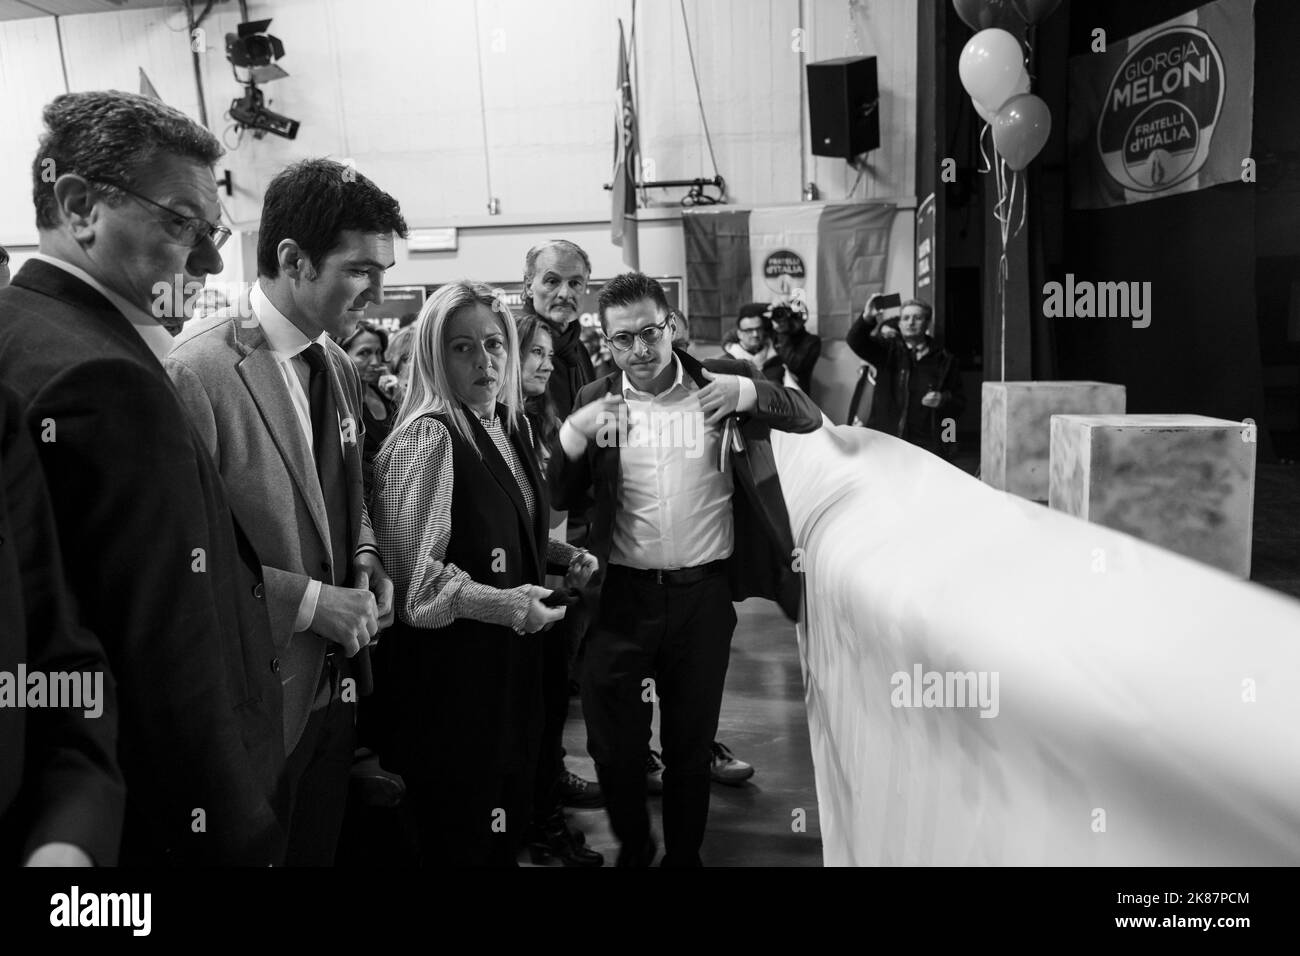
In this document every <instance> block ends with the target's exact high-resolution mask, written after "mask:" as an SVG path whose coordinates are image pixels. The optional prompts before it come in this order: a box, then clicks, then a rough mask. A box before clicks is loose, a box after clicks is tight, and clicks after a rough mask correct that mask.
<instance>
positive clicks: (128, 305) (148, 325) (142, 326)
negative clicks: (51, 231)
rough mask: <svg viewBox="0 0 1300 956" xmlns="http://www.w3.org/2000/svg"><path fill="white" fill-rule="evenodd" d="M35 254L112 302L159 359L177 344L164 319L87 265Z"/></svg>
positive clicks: (40, 259)
mask: <svg viewBox="0 0 1300 956" xmlns="http://www.w3.org/2000/svg"><path fill="white" fill-rule="evenodd" d="M32 258H33V259H37V260H39V261H41V262H44V263H45V264H46V265H51V266H54V267H55V268H57V269H62V270H63V271H64V272H66V273H68V275H70V276H73V277H74V278H77V279H80V280H81V281H82V282H84V283H86V285H88V286H90V287H91V288H92V289H94V290H95V291H96V292H98V293H99V294H100V295H102V296H103V297H104V298H105V299H107V300H108V301H109V302H110V303H112V305H113V307H114V308H116V309H117V310H118V311H119V312H121V313H122V315H123V316H124V317H125V318H126V320H127V321H128V322H130V323H131V326H132V327H133V328H134V329H135V330H136V332H137V333H139V335H140V338H141V339H143V340H144V344H145V345H146V346H147V347H148V349H149V351H150V352H152V353H153V354H154V356H155V357H156V358H157V359H158V361H159V362H161V361H162V360H163V359H165V358H166V357H167V356H168V354H169V353H170V352H171V350H172V346H174V345H175V344H176V340H175V339H174V338H172V334H171V333H170V332H168V331H167V329H166V328H165V327H164V326H163V324H162V323H161V322H159V321H158V320H157V319H155V318H154V317H153V316H152V315H150V314H149V313H148V312H146V311H145V310H144V309H142V308H140V306H138V305H136V304H135V303H134V302H131V301H130V300H128V299H126V298H123V297H122V296H120V295H118V294H117V293H116V292H114V291H113V290H112V289H110V288H108V287H107V286H106V285H104V284H103V283H102V282H100V281H99V280H98V279H96V278H95V277H94V276H92V275H91V274H90V273H89V272H87V271H86V270H85V269H82V268H80V267H78V266H74V265H73V264H72V263H71V262H67V261H65V260H63V259H56V258H55V257H54V256H50V255H46V254H45V253H42V252H37V253H34V254H33V255H32Z"/></svg>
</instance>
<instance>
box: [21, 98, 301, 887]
mask: <svg viewBox="0 0 1300 956" xmlns="http://www.w3.org/2000/svg"><path fill="white" fill-rule="evenodd" d="M44 120H45V126H46V132H45V134H44V135H43V136H42V138H41V143H40V147H39V150H38V153H37V156H36V161H35V162H34V163H33V166H32V172H33V181H34V187H35V188H34V192H35V200H36V224H37V228H38V230H39V234H40V253H39V254H38V255H37V256H35V257H34V258H33V260H31V261H29V262H27V263H26V264H25V265H24V266H23V267H22V269H21V270H19V272H18V274H17V275H16V276H14V280H13V284H12V285H11V286H10V287H9V288H7V289H3V290H0V378H2V379H3V380H4V381H5V382H6V383H7V384H9V385H10V386H11V387H13V388H14V390H15V391H16V392H18V394H19V396H20V399H21V401H22V404H23V408H22V413H23V417H24V419H25V422H26V427H27V428H28V430H29V431H30V432H31V434H32V435H33V436H34V438H35V444H36V447H37V450H38V451H39V453H40V457H41V463H42V465H43V467H44V472H45V476H46V482H47V484H48V487H49V491H50V499H51V501H52V503H53V507H54V513H55V520H56V524H57V526H58V532H59V544H60V547H61V550H62V553H63V556H64V565H65V572H66V575H67V578H68V582H69V585H70V587H71V589H72V592H73V595H74V597H75V598H76V600H77V604H78V607H79V611H80V623H81V624H82V625H83V626H85V627H86V628H87V629H88V630H89V631H90V632H91V633H93V634H95V635H96V636H97V637H98V638H99V640H100V641H101V642H102V643H103V645H104V648H105V650H106V652H107V656H108V661H109V664H110V666H111V668H112V671H113V675H114V677H115V678H116V682H117V691H118V709H119V724H120V726H119V744H118V758H119V761H120V763H121V767H122V773H123V776H124V778H125V780H126V786H127V804H126V814H125V822H124V826H123V835H122V848H121V857H120V862H121V863H123V864H250V865H266V864H269V863H273V862H277V861H278V860H279V858H280V854H281V853H282V849H283V847H282V844H283V834H282V832H281V829H280V825H279V821H278V819H277V817H276V814H275V812H274V809H273V808H274V799H275V792H276V790H277V787H278V781H279V776H280V772H281V770H282V767H283V762H284V751H283V742H282V739H281V734H280V711H279V707H280V688H279V681H278V680H277V679H276V678H275V674H274V669H275V668H276V667H277V666H278V664H277V661H276V660H275V654H274V650H273V648H272V644H271V635H270V630H269V625H268V620H267V615H266V606H265V603H264V601H263V599H262V596H263V587H262V583H261V579H260V570H261V567H260V562H259V561H258V559H257V556H256V555H255V554H254V553H253V551H252V549H251V548H250V547H249V546H248V542H247V540H246V539H245V538H244V537H243V535H242V534H241V533H240V532H239V529H238V528H237V526H236V525H235V523H234V522H233V519H232V517H231V513H230V508H229V505H228V504H227V501H226V493H225V490H224V489H223V487H222V484H221V478H220V476H219V475H218V473H217V469H216V467H215V466H214V465H213V463H212V460H211V458H210V457H209V456H208V454H207V452H206V451H205V450H204V448H203V443H202V440H201V438H200V436H199V435H198V433H197V432H195V430H194V429H193V428H192V427H191V426H190V424H189V420H188V419H187V418H186V415H185V411H184V409H183V408H182V407H181V404H180V402H179V401H178V400H177V397H176V393H175V391H174V390H173V389H172V387H171V383H170V382H169V381H168V379H167V375H166V373H165V372H164V371H163V367H162V361H161V359H162V357H163V356H164V355H165V354H166V353H167V351H168V349H169V348H170V346H171V341H172V340H171V336H170V335H169V334H168V333H167V331H166V330H165V329H164V328H163V327H162V326H161V324H160V323H159V322H158V320H157V318H156V314H162V312H164V311H165V310H167V309H168V308H170V307H171V303H175V302H177V301H179V300H181V299H182V298H183V287H184V284H185V283H187V282H193V281H201V280H202V279H203V277H204V276H206V275H208V274H210V273H213V272H219V271H220V270H221V267H222V262H221V255H220V254H219V253H218V252H217V246H218V245H219V244H220V242H222V241H223V240H224V239H225V237H226V236H227V235H229V233H228V232H227V231H226V230H224V229H223V228H222V227H220V226H219V225H217V224H216V222H215V220H216V219H217V218H218V217H219V215H220V205H219V203H218V201H217V186H216V181H215V179H214V177H213V174H212V164H213V163H214V162H215V161H216V159H217V158H218V157H219V156H220V155H221V147H220V144H218V142H217V141H216V139H215V138H214V137H213V136H212V134H211V133H209V132H208V131H207V130H205V129H203V128H202V127H201V126H199V125H198V124H196V123H194V122H193V121H192V120H190V119H189V118H188V117H186V116H185V115H184V114H182V113H180V112H178V111H176V110H173V109H171V108H169V107H167V106H164V105H162V104H161V103H158V102H157V101H155V100H151V99H147V98H145V97H142V96H135V95H133V94H128V93H118V92H95V93H73V94H67V95H64V96H60V97H58V98H57V99H55V100H54V101H53V102H52V103H50V104H49V105H48V106H47V107H46V108H45V112H44Z"/></svg>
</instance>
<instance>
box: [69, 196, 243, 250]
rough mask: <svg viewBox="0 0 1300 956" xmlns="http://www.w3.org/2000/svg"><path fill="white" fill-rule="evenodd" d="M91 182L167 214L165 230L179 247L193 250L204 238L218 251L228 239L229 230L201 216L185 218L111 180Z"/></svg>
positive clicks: (185, 216) (173, 210) (182, 214)
mask: <svg viewBox="0 0 1300 956" xmlns="http://www.w3.org/2000/svg"><path fill="white" fill-rule="evenodd" d="M92 182H96V183H99V184H100V185H102V186H112V187H113V188H114V189H120V190H122V192H124V193H126V194H127V195H128V196H131V197H132V198H134V199H138V200H140V202H147V203H148V204H149V205H151V206H156V207H157V208H159V209H161V210H162V211H163V212H165V213H167V214H168V215H169V216H170V217H171V219H170V225H171V228H170V229H168V230H167V233H168V235H170V236H171V237H172V238H173V239H175V240H176V241H177V242H179V243H181V245H184V246H189V247H190V248H193V247H194V246H197V245H198V244H199V243H200V242H202V241H203V240H204V239H205V238H206V239H211V240H212V245H213V246H215V247H216V248H218V249H220V248H221V247H222V246H224V245H225V244H226V240H227V239H229V238H230V235H231V233H230V230H229V229H227V228H226V227H225V226H223V225H221V224H220V223H215V222H209V221H208V220H206V219H204V218H202V217H201V216H187V215H185V214H184V213H181V212H177V211H176V210H175V209H172V208H171V207H170V206H164V205H163V204H162V203H160V202H155V201H154V200H152V199H150V198H149V197H148V196H141V195H140V194H139V193H138V192H136V191H135V190H133V189H128V188H127V187H125V186H123V185H122V184H121V183H119V182H115V181H114V180H111V179H94V180H92Z"/></svg>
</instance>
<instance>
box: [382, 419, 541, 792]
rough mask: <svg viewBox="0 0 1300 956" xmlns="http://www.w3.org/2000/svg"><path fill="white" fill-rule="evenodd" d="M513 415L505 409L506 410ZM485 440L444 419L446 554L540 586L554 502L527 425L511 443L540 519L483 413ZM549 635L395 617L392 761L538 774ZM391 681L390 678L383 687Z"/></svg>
mask: <svg viewBox="0 0 1300 956" xmlns="http://www.w3.org/2000/svg"><path fill="white" fill-rule="evenodd" d="M497 414H498V415H499V416H502V421H503V423H504V415H505V408H504V407H502V406H498V407H497ZM467 415H468V417H469V421H470V427H471V428H472V429H473V432H474V437H475V445H476V447H471V446H470V445H469V444H468V443H466V442H465V441H464V439H462V438H461V437H460V435H459V434H458V433H457V432H456V431H455V429H454V428H453V427H452V425H451V422H450V420H449V419H448V418H447V417H446V416H444V415H433V416H431V417H433V418H436V419H437V420H438V421H440V422H442V424H443V425H444V426H446V428H447V432H448V434H449V435H450V436H451V442H452V469H453V471H454V478H453V492H452V501H451V537H450V540H449V541H448V543H447V555H446V557H445V558H444V561H445V562H446V563H448V564H454V565H456V567H458V568H460V569H461V570H462V571H465V572H466V573H468V574H469V576H470V578H471V579H473V580H474V581H476V582H478V583H480V584H488V585H491V586H492V587H496V588H502V589H507V588H514V587H518V586H520V585H522V584H542V582H543V578H544V574H545V568H546V541H547V528H548V523H549V516H550V509H549V506H548V502H547V493H546V487H545V485H544V484H543V483H542V481H541V478H540V475H539V474H538V470H537V464H536V460H535V458H534V455H533V451H532V449H531V448H529V446H528V436H527V433H526V432H523V431H517V432H515V433H514V434H512V435H511V436H510V441H511V444H512V446H513V447H514V449H515V454H516V455H518V456H519V461H520V464H521V465H522V466H523V468H524V471H525V474H526V476H527V479H528V481H529V482H530V483H531V485H532V491H533V498H534V509H535V517H534V518H533V520H532V521H531V522H530V521H529V519H528V512H527V509H526V507H525V504H524V499H523V495H522V494H520V492H519V485H518V482H517V481H516V480H515V477H514V474H513V473H512V472H511V471H510V468H509V466H508V465H507V464H506V463H505V460H504V459H503V458H502V457H501V453H500V452H499V451H498V450H497V447H496V445H495V444H493V442H492V439H491V437H489V435H488V433H487V431H486V430H485V429H484V428H483V426H482V425H481V424H480V423H479V420H478V418H477V417H476V416H475V415H474V414H473V413H472V412H468V411H467ZM541 646H542V645H541V640H540V638H539V636H538V635H534V634H516V633H515V632H514V631H513V630H512V629H511V628H509V627H503V626H500V625H496V624H485V623H483V622H480V621H473V620H467V619H461V620H456V621H453V622H452V623H451V624H450V625H448V626H447V627H443V628H437V629H433V630H428V629H423V628H413V627H410V626H408V625H405V624H402V623H401V622H400V621H399V622H397V623H395V624H394V625H393V628H392V629H391V636H386V638H385V640H384V641H383V643H382V645H381V648H380V649H379V650H378V651H376V660H377V661H378V660H379V659H380V658H382V659H383V663H382V665H380V667H379V672H378V673H377V674H376V693H378V694H382V695H383V697H384V710H385V711H386V716H385V722H386V723H387V727H386V730H385V736H386V737H387V746H386V747H385V748H384V757H385V761H384V763H385V766H390V765H391V766H390V769H393V770H395V771H397V772H399V773H408V772H409V773H426V774H430V775H433V776H436V775H438V774H439V773H451V774H452V775H455V776H464V775H465V774H473V773H476V772H478V773H489V774H491V773H512V774H518V773H530V772H531V769H530V768H531V764H532V761H534V760H535V759H536V749H537V743H538V739H539V734H540V729H541ZM381 685H382V686H381Z"/></svg>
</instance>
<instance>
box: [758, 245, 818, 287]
mask: <svg viewBox="0 0 1300 956" xmlns="http://www.w3.org/2000/svg"><path fill="white" fill-rule="evenodd" d="M807 275H808V273H807V271H806V270H805V269H804V266H803V258H802V257H801V256H800V255H799V253H797V252H791V251H790V250H789V249H778V250H777V251H776V252H774V253H772V254H771V255H770V256H768V257H767V258H766V259H765V260H763V281H764V282H766V283H767V287H768V288H769V289H771V290H772V291H773V292H777V293H780V294H781V295H789V294H790V293H791V292H792V291H794V290H795V289H796V288H802V286H803V283H804V279H805V278H806V277H807Z"/></svg>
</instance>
